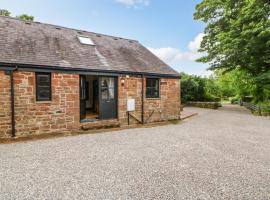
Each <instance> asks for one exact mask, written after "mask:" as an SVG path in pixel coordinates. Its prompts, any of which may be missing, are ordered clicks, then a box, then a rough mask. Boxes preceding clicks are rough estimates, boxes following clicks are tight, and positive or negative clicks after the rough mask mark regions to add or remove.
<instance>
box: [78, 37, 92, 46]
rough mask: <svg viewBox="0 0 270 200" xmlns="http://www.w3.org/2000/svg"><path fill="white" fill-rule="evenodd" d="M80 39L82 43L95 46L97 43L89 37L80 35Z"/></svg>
mask: <svg viewBox="0 0 270 200" xmlns="http://www.w3.org/2000/svg"><path fill="white" fill-rule="evenodd" d="M78 39H79V41H80V43H81V44H86V45H90V46H95V43H94V42H93V41H92V40H91V39H90V38H88V37H82V36H78Z"/></svg>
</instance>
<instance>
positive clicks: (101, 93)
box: [80, 75, 117, 121]
mask: <svg viewBox="0 0 270 200" xmlns="http://www.w3.org/2000/svg"><path fill="white" fill-rule="evenodd" d="M80 105H81V106H80V114H81V120H82V121H95V120H98V119H113V118H116V117H117V79H116V78H115V77H100V76H91V75H81V76H80Z"/></svg>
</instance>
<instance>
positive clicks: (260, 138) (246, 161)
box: [0, 106, 270, 200]
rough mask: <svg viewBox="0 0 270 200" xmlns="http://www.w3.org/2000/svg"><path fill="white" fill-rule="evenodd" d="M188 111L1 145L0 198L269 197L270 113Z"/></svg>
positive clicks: (236, 109)
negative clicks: (177, 116)
mask: <svg viewBox="0 0 270 200" xmlns="http://www.w3.org/2000/svg"><path fill="white" fill-rule="evenodd" d="M187 110H189V111H196V112H198V113H199V115H198V116H195V117H193V118H191V119H188V120H186V121H184V122H182V123H180V124H177V125H169V126H163V127H154V128H147V129H132V130H122V131H118V132H112V133H104V134H96V135H80V136H74V137H66V138H57V139H49V140H40V141H35V142H27V143H16V144H9V145H0V199H1V200H2V199H3V200H6V199H8V200H9V199H10V200H14V199H35V200H37V199H48V200H49V199H50V200H52V199H61V200H64V199H87V200H88V199H245V200H246V199H252V200H255V199H259V200H261V199H270V118H264V117H255V116H252V115H250V114H249V113H248V112H247V111H245V110H243V109H241V108H239V107H237V106H225V107H224V108H221V109H220V110H208V109H198V108H187Z"/></svg>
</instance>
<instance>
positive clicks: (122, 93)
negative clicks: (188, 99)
mask: <svg viewBox="0 0 270 200" xmlns="http://www.w3.org/2000/svg"><path fill="white" fill-rule="evenodd" d="M122 81H124V84H123V83H122ZM118 85H119V90H118V96H119V101H118V107H119V108H118V117H119V120H120V122H121V124H127V99H128V98H131V99H135V102H136V105H135V108H136V110H135V112H131V114H132V115H133V116H135V117H136V118H137V119H139V120H141V112H142V106H141V105H142V100H141V96H142V78H141V77H136V76H131V77H128V78H127V77H120V78H119V81H118ZM144 91H146V79H144ZM144 97H145V95H144ZM180 105H181V103H180V80H179V79H171V78H162V79H160V98H151V99H149V98H146V97H145V98H144V120H145V122H146V123H149V122H158V121H165V120H174V119H179V116H180ZM131 123H138V121H136V120H134V119H132V118H131Z"/></svg>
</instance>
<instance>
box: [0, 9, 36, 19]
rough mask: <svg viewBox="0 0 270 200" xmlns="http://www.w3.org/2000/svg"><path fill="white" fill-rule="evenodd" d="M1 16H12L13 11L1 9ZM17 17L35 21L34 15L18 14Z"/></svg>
mask: <svg viewBox="0 0 270 200" xmlns="http://www.w3.org/2000/svg"><path fill="white" fill-rule="evenodd" d="M0 16H6V17H11V12H9V11H8V10H5V9H0ZM16 18H18V19H21V20H25V21H34V17H33V16H31V15H27V14H21V15H17V16H16Z"/></svg>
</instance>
